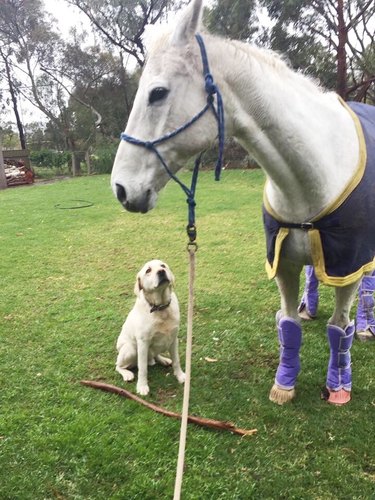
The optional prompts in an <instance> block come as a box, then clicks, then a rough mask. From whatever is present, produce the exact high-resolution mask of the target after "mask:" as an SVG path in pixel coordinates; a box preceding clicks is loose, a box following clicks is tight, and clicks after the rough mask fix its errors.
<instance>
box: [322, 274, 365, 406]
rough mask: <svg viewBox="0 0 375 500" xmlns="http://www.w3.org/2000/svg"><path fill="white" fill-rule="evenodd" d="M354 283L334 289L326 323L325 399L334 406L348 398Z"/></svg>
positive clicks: (349, 390)
mask: <svg viewBox="0 0 375 500" xmlns="http://www.w3.org/2000/svg"><path fill="white" fill-rule="evenodd" d="M358 284H359V282H356V283H354V284H352V285H348V286H345V287H341V288H336V305H335V310H334V313H333V315H332V317H331V318H330V320H329V322H328V326H327V337H328V343H329V348H330V358H329V363H328V370H327V380H326V386H327V389H328V396H327V400H328V402H329V403H332V404H336V405H343V404H346V403H348V402H349V401H350V398H351V388H352V370H351V365H350V348H351V346H352V343H353V338H354V332H355V326H354V321H350V317H349V315H350V309H351V307H352V304H353V300H354V297H355V293H356V290H357V288H358Z"/></svg>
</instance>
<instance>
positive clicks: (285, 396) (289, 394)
mask: <svg viewBox="0 0 375 500" xmlns="http://www.w3.org/2000/svg"><path fill="white" fill-rule="evenodd" d="M295 395H296V390H295V389H290V390H289V391H286V390H285V389H281V388H280V387H279V386H277V385H276V384H274V385H273V386H272V389H271V391H270V396H269V398H270V401H272V402H273V403H276V404H278V405H283V404H285V403H289V401H292V399H293V398H294V397H295Z"/></svg>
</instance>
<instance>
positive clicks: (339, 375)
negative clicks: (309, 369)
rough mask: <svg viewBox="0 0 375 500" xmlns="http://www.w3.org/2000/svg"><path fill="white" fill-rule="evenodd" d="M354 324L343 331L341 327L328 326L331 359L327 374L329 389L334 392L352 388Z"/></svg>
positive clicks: (350, 324)
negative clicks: (351, 357) (351, 349)
mask: <svg viewBox="0 0 375 500" xmlns="http://www.w3.org/2000/svg"><path fill="white" fill-rule="evenodd" d="M354 330H355V328H354V322H353V321H352V322H351V323H349V325H348V326H347V327H346V328H345V330H343V329H342V328H340V327H339V326H335V325H328V328H327V336H328V342H329V348H330V358H329V363H328V372H327V388H328V389H331V390H332V391H339V390H340V389H345V390H346V391H350V390H351V387H352V369H351V366H350V348H351V346H352V343H353V338H354Z"/></svg>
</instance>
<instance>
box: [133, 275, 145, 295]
mask: <svg viewBox="0 0 375 500" xmlns="http://www.w3.org/2000/svg"><path fill="white" fill-rule="evenodd" d="M142 289H143V286H142V280H141V277H140V275H139V273H138V274H137V279H136V280H135V285H134V293H135V294H136V296H137V297H139V294H140V293H141V290H142Z"/></svg>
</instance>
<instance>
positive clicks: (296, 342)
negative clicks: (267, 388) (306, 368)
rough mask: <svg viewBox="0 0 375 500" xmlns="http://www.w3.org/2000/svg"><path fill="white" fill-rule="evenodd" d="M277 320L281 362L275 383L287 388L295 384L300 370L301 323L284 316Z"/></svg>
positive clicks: (289, 388) (291, 387)
mask: <svg viewBox="0 0 375 500" xmlns="http://www.w3.org/2000/svg"><path fill="white" fill-rule="evenodd" d="M276 322H277V331H278V335H279V343H280V362H279V367H278V369H277V372H276V378H275V383H276V384H277V385H278V386H279V387H280V388H281V389H285V390H291V389H293V387H294V386H295V383H296V379H297V375H298V373H299V371H300V361H299V350H300V347H301V343H302V329H301V325H300V324H299V323H298V322H297V321H296V320H294V319H292V318H289V317H287V316H286V317H284V318H282V319H280V320H279V321H278V319H277V317H276Z"/></svg>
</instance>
